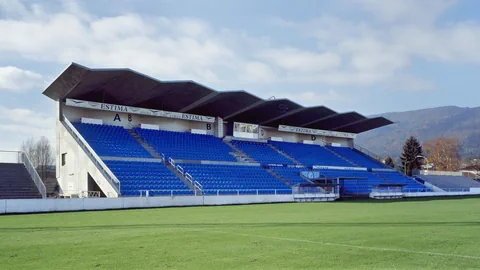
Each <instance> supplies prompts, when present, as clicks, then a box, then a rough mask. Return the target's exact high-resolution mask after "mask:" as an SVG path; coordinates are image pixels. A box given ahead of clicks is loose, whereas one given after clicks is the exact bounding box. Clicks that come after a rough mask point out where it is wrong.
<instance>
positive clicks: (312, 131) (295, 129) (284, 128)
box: [278, 125, 357, 139]
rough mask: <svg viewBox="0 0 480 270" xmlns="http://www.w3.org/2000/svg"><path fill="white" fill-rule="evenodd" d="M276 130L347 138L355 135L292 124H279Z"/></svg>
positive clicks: (355, 135) (352, 137)
mask: <svg viewBox="0 0 480 270" xmlns="http://www.w3.org/2000/svg"><path fill="white" fill-rule="evenodd" d="M278 130H279V131H286V132H293V133H300V134H308V135H318V136H327V137H339V138H348V139H355V138H356V137H357V134H355V133H348V132H339V131H330V130H321V129H313V128H303V127H293V126H286V125H279V126H278Z"/></svg>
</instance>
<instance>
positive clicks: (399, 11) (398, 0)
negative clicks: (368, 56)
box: [353, 0, 458, 24]
mask: <svg viewBox="0 0 480 270" xmlns="http://www.w3.org/2000/svg"><path fill="white" fill-rule="evenodd" d="M456 2H458V1H455V0H420V1H419V0H388V1H385V0H353V3H355V4H357V5H358V6H359V7H360V8H361V9H363V10H365V11H368V12H370V13H371V14H373V15H374V16H375V17H376V18H377V19H379V20H380V21H382V22H387V23H393V22H409V23H416V24H418V23H432V22H434V21H435V20H436V19H437V18H438V16H440V15H441V14H442V13H443V12H445V10H447V9H448V8H449V7H451V6H452V5H453V4H455V3H456Z"/></svg>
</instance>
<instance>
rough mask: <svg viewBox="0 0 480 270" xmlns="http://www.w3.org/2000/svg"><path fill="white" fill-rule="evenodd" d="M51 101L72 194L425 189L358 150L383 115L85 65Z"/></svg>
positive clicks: (65, 76) (64, 182) (60, 167)
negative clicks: (317, 185) (333, 183)
mask: <svg viewBox="0 0 480 270" xmlns="http://www.w3.org/2000/svg"><path fill="white" fill-rule="evenodd" d="M44 94H45V95H46V96H48V97H50V98H51V99H53V100H54V101H56V102H57V104H58V105H57V112H58V115H57V121H58V124H57V128H58V130H57V134H58V137H57V145H58V148H57V153H58V157H57V159H58V161H59V162H57V171H58V178H59V184H60V187H61V189H62V192H63V193H64V194H66V195H73V193H81V192H82V191H92V190H94V191H98V192H100V195H101V196H105V197H118V196H165V195H175V196H180V195H248V194H251V195H268V194H269V195H272V194H273V195H275V194H277V195H279V194H292V193H294V190H295V189H293V187H294V186H296V185H299V184H306V183H307V184H312V183H314V180H318V178H325V179H326V178H332V179H337V184H338V185H339V188H337V189H336V193H335V194H324V195H329V196H333V198H334V199H336V198H339V197H341V196H369V194H370V193H371V192H372V189H373V187H374V186H376V185H379V184H386V185H388V184H392V185H394V184H402V185H404V186H405V187H406V188H413V189H418V190H423V191H428V189H427V188H426V187H425V186H424V185H422V184H421V183H420V182H418V181H416V180H415V179H413V178H409V177H406V176H404V175H401V174H400V173H397V172H395V171H393V170H391V169H388V168H386V167H385V166H384V164H382V163H381V162H378V161H377V160H375V159H374V158H372V157H370V156H369V155H368V154H366V153H363V152H362V151H360V150H358V149H356V148H355V144H354V139H355V137H356V136H357V134H358V133H361V132H365V131H368V130H371V129H375V128H378V127H382V126H385V125H390V124H392V122H391V121H389V120H388V119H385V118H383V117H375V118H367V117H365V116H363V115H361V114H359V113H357V112H347V113H337V112H335V111H333V110H331V109H329V108H327V107H325V106H314V107H303V106H301V105H299V104H297V103H295V102H292V101H291V100H288V99H272V100H263V99H261V98H259V97H256V96H255V95H252V94H250V93H248V92H245V91H216V90H213V89H211V88H209V87H206V86H204V85H201V84H198V83H196V82H193V81H159V80H156V79H153V78H151V77H148V76H145V75H143V74H140V73H138V72H135V71H132V70H130V69H90V68H87V67H84V66H81V65H78V64H71V65H70V66H69V67H68V68H67V69H66V70H65V71H64V72H63V73H62V74H61V75H60V76H59V77H58V78H57V79H56V80H55V81H54V82H53V83H52V84H51V85H50V86H49V87H48V88H47V89H46V90H45V91H44ZM309 171H317V172H319V175H318V177H316V179H313V178H308V173H306V172H309ZM341 179H342V180H341Z"/></svg>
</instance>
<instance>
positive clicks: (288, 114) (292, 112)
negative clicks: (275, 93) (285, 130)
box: [260, 107, 308, 126]
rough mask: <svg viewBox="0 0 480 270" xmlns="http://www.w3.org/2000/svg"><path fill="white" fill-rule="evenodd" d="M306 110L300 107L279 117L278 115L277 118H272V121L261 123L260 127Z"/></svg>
mask: <svg viewBox="0 0 480 270" xmlns="http://www.w3.org/2000/svg"><path fill="white" fill-rule="evenodd" d="M306 109H308V108H305V107H300V108H298V109H295V110H292V111H290V112H287V113H284V114H281V115H279V116H277V117H274V118H272V119H268V120H267V121H263V122H262V123H260V125H262V126H263V125H267V124H268V123H271V122H273V121H276V120H278V119H282V118H284V117H287V116H290V115H292V114H295V113H298V112H301V111H304V110H306Z"/></svg>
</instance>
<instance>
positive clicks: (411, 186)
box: [375, 171, 431, 192]
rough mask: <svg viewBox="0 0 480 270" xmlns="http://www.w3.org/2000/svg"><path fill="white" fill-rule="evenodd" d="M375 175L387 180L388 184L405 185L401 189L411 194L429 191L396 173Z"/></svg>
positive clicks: (384, 172) (387, 172)
mask: <svg viewBox="0 0 480 270" xmlns="http://www.w3.org/2000/svg"><path fill="white" fill-rule="evenodd" d="M375 173H376V174H377V175H379V176H380V177H382V178H384V179H387V180H388V181H389V182H390V183H395V184H403V185H405V186H404V187H403V188H404V189H406V190H411V191H412V192H416V191H418V192H425V191H431V190H430V189H428V188H426V187H425V186H424V185H422V184H421V183H419V182H417V181H415V180H414V179H412V178H410V177H408V176H406V175H404V174H402V173H400V172H397V171H376V172H375Z"/></svg>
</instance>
